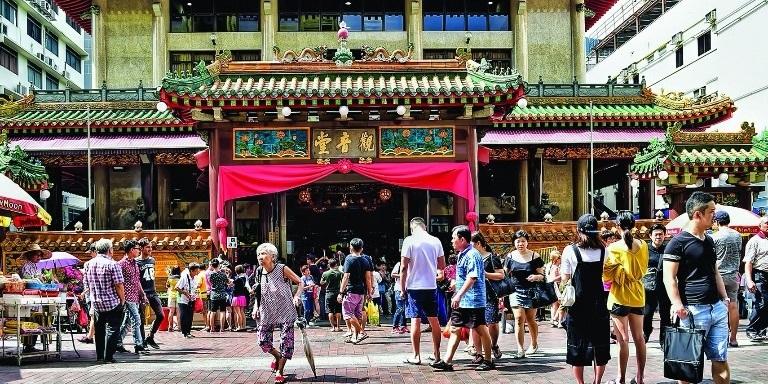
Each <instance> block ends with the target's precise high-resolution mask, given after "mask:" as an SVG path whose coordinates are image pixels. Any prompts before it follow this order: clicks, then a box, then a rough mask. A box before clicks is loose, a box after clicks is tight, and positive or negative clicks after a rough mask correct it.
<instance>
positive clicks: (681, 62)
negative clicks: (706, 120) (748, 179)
mask: <svg viewBox="0 0 768 384" xmlns="http://www.w3.org/2000/svg"><path fill="white" fill-rule="evenodd" d="M767 24H768V2H766V1H762V0H728V1H722V0H679V1H677V0H622V1H619V2H618V3H617V4H616V5H615V6H614V7H613V8H612V9H611V10H610V11H609V12H608V13H607V14H606V15H605V16H604V17H603V18H602V19H600V20H599V21H598V22H597V23H596V24H595V25H594V26H593V27H592V28H591V29H590V30H589V31H588V32H587V44H588V47H589V45H590V44H592V45H593V49H592V50H591V51H590V52H589V53H588V58H587V83H595V82H605V81H607V80H608V78H609V76H610V77H611V78H612V79H615V81H617V82H619V83H622V82H630V83H631V82H640V81H641V79H642V78H645V81H646V84H647V86H649V87H650V88H652V89H653V90H654V91H655V92H661V89H664V90H665V91H667V92H668V91H676V92H683V93H684V94H685V96H687V97H691V98H693V99H697V98H700V97H707V96H711V95H713V94H716V93H717V94H725V95H728V96H730V97H731V98H732V99H733V100H734V101H735V103H736V106H737V107H738V111H737V112H736V114H735V115H734V118H733V119H731V120H728V121H725V122H723V123H720V124H717V125H716V126H715V128H716V129H720V130H735V129H738V127H739V125H740V123H741V122H742V121H749V122H754V123H755V127H757V128H758V130H763V129H765V128H768V113H766V112H765V105H766V104H768V76H767V75H768V66H766V65H765V62H766V59H768V50H766V49H765V46H766V45H765V43H764V41H763V35H764V32H765V26H766V25H767Z"/></svg>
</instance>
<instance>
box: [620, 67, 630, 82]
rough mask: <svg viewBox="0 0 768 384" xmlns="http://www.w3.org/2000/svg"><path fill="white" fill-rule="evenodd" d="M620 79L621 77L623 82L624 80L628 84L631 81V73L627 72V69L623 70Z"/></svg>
mask: <svg viewBox="0 0 768 384" xmlns="http://www.w3.org/2000/svg"><path fill="white" fill-rule="evenodd" d="M619 77H620V78H621V80H622V81H624V82H625V83H626V82H627V81H629V73H628V72H627V70H626V69H622V70H621V72H619Z"/></svg>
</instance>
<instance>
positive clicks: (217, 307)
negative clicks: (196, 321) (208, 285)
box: [208, 299, 227, 312]
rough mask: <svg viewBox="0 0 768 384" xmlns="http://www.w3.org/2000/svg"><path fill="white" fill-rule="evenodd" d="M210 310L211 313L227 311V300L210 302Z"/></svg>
mask: <svg viewBox="0 0 768 384" xmlns="http://www.w3.org/2000/svg"><path fill="white" fill-rule="evenodd" d="M208 310H209V311H211V312H217V311H226V310H227V299H221V300H208Z"/></svg>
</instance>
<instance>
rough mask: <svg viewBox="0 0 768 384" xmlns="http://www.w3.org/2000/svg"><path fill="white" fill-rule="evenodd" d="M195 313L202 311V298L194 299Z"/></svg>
mask: <svg viewBox="0 0 768 384" xmlns="http://www.w3.org/2000/svg"><path fill="white" fill-rule="evenodd" d="M195 313H203V299H201V298H199V297H198V298H197V300H195Z"/></svg>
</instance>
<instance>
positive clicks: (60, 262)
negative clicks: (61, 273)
mask: <svg viewBox="0 0 768 384" xmlns="http://www.w3.org/2000/svg"><path fill="white" fill-rule="evenodd" d="M79 262H80V259H78V258H77V257H75V256H73V255H70V254H69V253H67V252H51V257H49V258H47V259H44V260H40V261H38V262H37V263H36V264H37V267H38V268H40V269H54V268H63V267H68V266H70V265H77V263H79Z"/></svg>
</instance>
